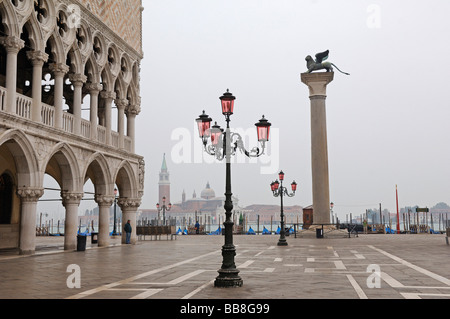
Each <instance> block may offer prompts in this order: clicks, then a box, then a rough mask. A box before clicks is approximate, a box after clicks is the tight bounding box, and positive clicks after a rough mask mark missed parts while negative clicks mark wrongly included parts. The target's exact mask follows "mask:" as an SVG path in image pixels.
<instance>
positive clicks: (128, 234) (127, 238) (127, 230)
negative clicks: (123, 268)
mask: <svg viewBox="0 0 450 319" xmlns="http://www.w3.org/2000/svg"><path fill="white" fill-rule="evenodd" d="M123 230H124V231H125V243H126V244H130V239H131V231H132V230H133V229H132V227H131V224H130V220H128V221H127V223H126V224H125V226H124V227H123Z"/></svg>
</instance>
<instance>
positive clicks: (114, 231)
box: [112, 188, 117, 236]
mask: <svg viewBox="0 0 450 319" xmlns="http://www.w3.org/2000/svg"><path fill="white" fill-rule="evenodd" d="M116 206H117V188H114V227H113V232H112V235H113V236H117V229H116Z"/></svg>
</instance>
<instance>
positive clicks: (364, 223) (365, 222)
mask: <svg viewBox="0 0 450 319" xmlns="http://www.w3.org/2000/svg"><path fill="white" fill-rule="evenodd" d="M363 227H364V234H367V220H365V219H364V221H363Z"/></svg>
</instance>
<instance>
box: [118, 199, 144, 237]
mask: <svg viewBox="0 0 450 319" xmlns="http://www.w3.org/2000/svg"><path fill="white" fill-rule="evenodd" d="M117 204H118V205H119V206H120V209H121V210H122V225H121V226H122V229H120V232H121V233H122V244H125V242H126V237H125V231H124V230H123V227H124V226H125V224H126V223H127V221H128V220H129V221H130V225H131V228H132V232H131V238H130V243H131V244H133V245H134V244H136V238H137V236H136V212H137V209H138V208H139V206H141V200H140V199H129V198H126V199H125V198H119V200H118V201H117Z"/></svg>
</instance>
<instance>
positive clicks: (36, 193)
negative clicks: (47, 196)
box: [17, 187, 44, 202]
mask: <svg viewBox="0 0 450 319" xmlns="http://www.w3.org/2000/svg"><path fill="white" fill-rule="evenodd" d="M17 195H18V196H19V197H20V199H21V200H22V201H23V202H37V201H38V200H39V198H41V197H42V195H44V189H43V188H39V187H20V188H18V189H17Z"/></svg>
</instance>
